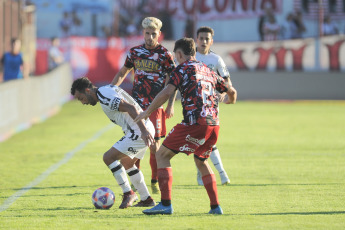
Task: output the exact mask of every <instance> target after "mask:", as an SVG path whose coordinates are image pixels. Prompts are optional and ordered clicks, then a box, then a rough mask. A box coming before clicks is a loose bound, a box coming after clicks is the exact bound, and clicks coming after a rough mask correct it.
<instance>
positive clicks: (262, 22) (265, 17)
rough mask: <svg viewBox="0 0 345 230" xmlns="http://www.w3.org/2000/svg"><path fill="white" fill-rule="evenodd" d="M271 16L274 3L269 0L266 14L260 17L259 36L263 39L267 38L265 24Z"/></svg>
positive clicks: (265, 10) (266, 5) (265, 9)
mask: <svg viewBox="0 0 345 230" xmlns="http://www.w3.org/2000/svg"><path fill="white" fill-rule="evenodd" d="M270 16H273V10H272V5H271V4H270V3H268V2H267V4H265V8H264V14H262V15H261V16H260V17H259V24H258V31H259V36H260V40H261V41H264V40H265V31H264V26H265V23H266V22H268V18H269V17H270Z"/></svg>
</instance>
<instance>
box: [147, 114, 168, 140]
mask: <svg viewBox="0 0 345 230" xmlns="http://www.w3.org/2000/svg"><path fill="white" fill-rule="evenodd" d="M165 119H166V118H165V111H164V108H163V107H159V108H158V109H156V110H155V111H153V112H152V113H151V115H150V120H151V122H152V124H153V126H154V127H155V139H156V140H159V139H161V138H162V137H165V135H166V134H167V130H166V127H165Z"/></svg>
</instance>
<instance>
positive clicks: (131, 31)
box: [126, 19, 138, 36]
mask: <svg viewBox="0 0 345 230" xmlns="http://www.w3.org/2000/svg"><path fill="white" fill-rule="evenodd" d="M137 32H138V29H137V27H136V25H135V23H134V20H133V19H132V20H130V21H129V23H128V25H127V27H126V35H127V36H135V35H137Z"/></svg>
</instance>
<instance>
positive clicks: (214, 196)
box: [202, 174, 219, 205]
mask: <svg viewBox="0 0 345 230" xmlns="http://www.w3.org/2000/svg"><path fill="white" fill-rule="evenodd" d="M202 181H203V182H204V186H205V188H206V191H207V194H208V197H209V198H210V202H211V205H219V201H218V191H217V183H216V176H215V175H214V174H209V175H206V176H203V177H202Z"/></svg>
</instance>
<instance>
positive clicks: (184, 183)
mask: <svg viewBox="0 0 345 230" xmlns="http://www.w3.org/2000/svg"><path fill="white" fill-rule="evenodd" d="M220 110H221V113H220V119H221V129H220V136H219V140H218V143H217V147H218V149H219V151H220V154H221V156H222V160H223V164H224V165H225V169H226V170H227V172H228V174H229V176H230V179H231V185H230V186H226V187H224V186H220V185H219V186H218V193H219V199H220V202H221V206H222V208H223V211H224V215H222V216H210V215H207V214H206V213H207V212H208V211H209V200H208V196H207V194H206V190H205V189H204V188H203V187H200V186H197V183H196V170H195V166H194V163H193V157H192V156H189V157H187V156H186V155H184V154H182V153H180V154H179V155H178V156H176V157H175V158H173V160H172V166H173V175H174V181H173V200H172V204H173V207H174V211H175V212H174V214H173V215H171V216H161V215H159V216H145V215H144V214H142V212H141V211H142V210H143V209H144V208H128V209H125V210H120V209H118V206H119V204H120V202H121V196H120V194H121V190H120V188H119V187H118V186H117V185H116V182H115V179H114V178H113V176H112V174H111V172H110V170H109V169H108V168H107V167H106V166H105V165H104V163H103V161H102V156H103V153H104V152H105V151H106V150H108V148H110V147H111V146H112V144H113V143H115V142H116V141H117V140H118V139H119V138H120V137H121V136H122V131H121V128H120V127H117V126H116V127H115V126H114V127H113V128H111V129H109V130H108V131H106V132H105V133H104V134H102V135H101V136H100V137H99V138H97V139H96V140H93V141H90V142H89V143H85V144H84V146H81V147H80V148H79V149H77V150H75V148H76V147H77V146H80V145H81V143H83V142H84V141H86V140H89V139H90V138H91V137H92V136H94V135H95V133H97V132H98V131H99V130H101V129H102V128H104V127H106V126H107V125H109V124H110V122H109V121H108V119H107V118H106V116H105V115H104V114H103V112H102V110H101V108H100V107H99V105H97V106H95V107H91V106H88V107H87V106H82V105H81V104H80V103H79V102H76V101H72V102H69V103H67V104H66V105H64V106H63V108H62V110H61V112H60V113H59V114H58V115H56V116H54V117H52V118H50V119H48V120H47V121H46V122H44V123H42V124H38V125H35V126H33V127H32V128H31V129H29V130H27V131H24V132H22V133H19V134H17V135H15V136H13V137H12V138H11V139H9V140H7V141H6V142H4V143H0V157H1V160H0V174H1V177H0V206H1V205H3V204H4V202H5V201H6V200H7V199H8V198H9V197H11V196H12V195H13V194H15V193H16V192H19V191H23V190H21V189H22V188H23V187H24V186H26V185H28V184H29V183H30V182H32V181H34V180H35V179H36V178H37V177H38V176H39V175H41V174H42V173H44V172H45V171H46V170H47V169H49V168H50V167H51V166H52V165H54V164H56V163H58V162H60V161H61V160H62V159H63V158H64V157H65V155H66V153H69V152H71V151H72V150H75V155H74V156H73V157H72V158H70V159H69V160H68V161H67V162H66V163H65V164H63V165H61V167H59V168H57V169H56V170H55V171H54V170H53V171H52V173H51V174H50V175H48V176H47V177H46V178H45V179H44V180H42V182H40V183H39V184H37V185H35V186H34V187H33V188H32V189H28V190H27V191H26V193H23V194H22V195H21V196H20V197H19V198H18V199H17V200H15V202H13V203H12V205H10V206H9V207H8V208H7V209H6V210H4V211H2V212H0V229H344V228H345V221H344V220H345V103H344V102H327V101H326V102H319V101H318V102H242V101H240V102H238V103H237V104H235V105H225V104H222V105H221V106H220ZM181 118H182V113H181V105H180V102H179V101H177V102H176V106H175V116H174V118H173V119H170V120H168V124H167V129H168V131H169V130H170V129H171V128H172V126H173V125H175V124H176V123H178V122H180V121H181ZM78 150H79V151H78ZM148 160H149V155H148V154H147V155H146V156H145V159H144V160H143V161H142V164H141V166H142V171H143V173H144V176H145V180H146V183H147V184H148V185H149V184H150V175H151V172H150V167H149V163H148ZM212 167H213V165H212ZM213 169H214V167H213ZM214 171H215V174H216V177H217V182H218V184H219V181H220V178H219V175H218V173H217V172H216V170H215V169H214ZM101 186H106V187H109V188H111V189H112V190H113V191H114V193H115V196H116V200H115V205H114V207H112V208H111V209H110V210H96V209H95V208H94V207H93V205H92V202H91V195H92V193H93V191H94V190H95V189H96V188H98V187H101ZM149 190H150V188H149ZM153 197H154V199H155V200H156V201H159V200H160V196H159V195H153Z"/></svg>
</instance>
